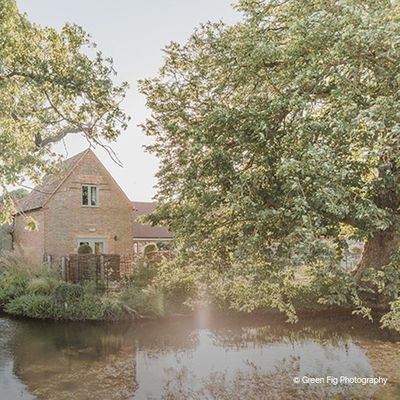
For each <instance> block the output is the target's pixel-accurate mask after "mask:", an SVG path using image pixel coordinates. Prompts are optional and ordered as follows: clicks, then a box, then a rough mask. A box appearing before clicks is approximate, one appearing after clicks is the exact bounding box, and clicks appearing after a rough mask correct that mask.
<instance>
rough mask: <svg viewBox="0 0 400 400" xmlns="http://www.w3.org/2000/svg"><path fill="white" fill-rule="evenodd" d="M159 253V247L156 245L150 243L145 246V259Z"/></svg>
mask: <svg viewBox="0 0 400 400" xmlns="http://www.w3.org/2000/svg"><path fill="white" fill-rule="evenodd" d="M157 252H158V247H157V245H156V244H155V243H148V244H146V246H144V249H143V256H144V257H145V258H147V257H149V256H151V255H153V254H155V253H157Z"/></svg>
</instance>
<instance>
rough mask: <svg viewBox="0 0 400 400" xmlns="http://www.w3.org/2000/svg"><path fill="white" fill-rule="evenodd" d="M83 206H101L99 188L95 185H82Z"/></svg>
mask: <svg viewBox="0 0 400 400" xmlns="http://www.w3.org/2000/svg"><path fill="white" fill-rule="evenodd" d="M81 205H82V207H98V206H99V189H98V187H97V186H95V185H82V189H81Z"/></svg>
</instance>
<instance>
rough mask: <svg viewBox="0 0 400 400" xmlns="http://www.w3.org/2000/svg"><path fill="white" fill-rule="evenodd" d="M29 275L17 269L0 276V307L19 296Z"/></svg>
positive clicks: (25, 285) (23, 290)
mask: <svg viewBox="0 0 400 400" xmlns="http://www.w3.org/2000/svg"><path fill="white" fill-rule="evenodd" d="M29 278H30V277H29V274H28V273H27V272H26V271H23V270H19V269H9V270H7V271H4V272H2V273H1V274H0V306H4V305H5V304H7V303H8V302H9V301H10V300H12V299H14V298H16V297H18V296H21V295H22V294H23V293H24V292H25V289H26V287H27V284H28V282H29Z"/></svg>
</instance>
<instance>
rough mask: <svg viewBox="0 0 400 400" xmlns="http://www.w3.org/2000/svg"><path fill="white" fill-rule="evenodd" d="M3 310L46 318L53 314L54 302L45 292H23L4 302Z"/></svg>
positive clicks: (25, 315) (20, 314)
mask: <svg viewBox="0 0 400 400" xmlns="http://www.w3.org/2000/svg"><path fill="white" fill-rule="evenodd" d="M4 310H5V311H6V312H7V313H9V314H12V315H19V316H24V317H29V318H39V319H47V318H52V317H53V316H54V304H53V303H52V301H51V298H50V297H49V296H47V295H45V294H39V293H37V294H34V293H32V294H24V295H22V296H19V297H16V298H15V299H13V300H11V301H10V302H9V303H7V304H6V306H5V307H4Z"/></svg>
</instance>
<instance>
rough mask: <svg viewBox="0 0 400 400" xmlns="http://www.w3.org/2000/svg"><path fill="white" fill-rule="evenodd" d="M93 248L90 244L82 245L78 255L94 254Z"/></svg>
mask: <svg viewBox="0 0 400 400" xmlns="http://www.w3.org/2000/svg"><path fill="white" fill-rule="evenodd" d="M92 253H93V251H92V248H91V247H90V246H89V245H88V244H81V245H80V246H79V248H78V254H92Z"/></svg>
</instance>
